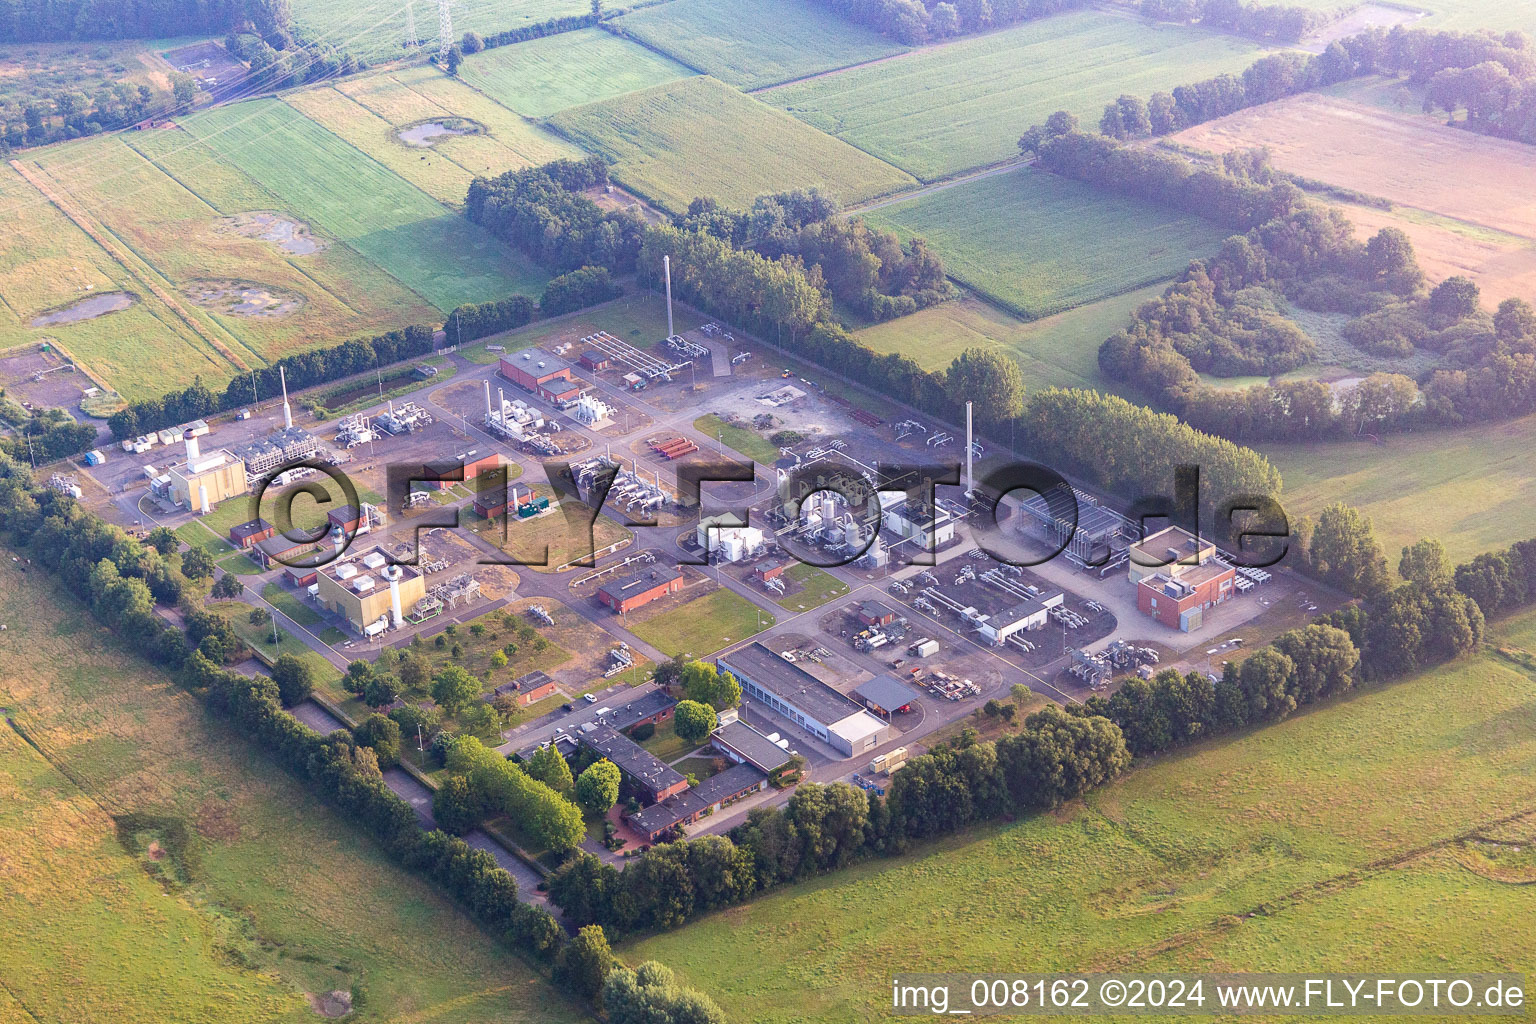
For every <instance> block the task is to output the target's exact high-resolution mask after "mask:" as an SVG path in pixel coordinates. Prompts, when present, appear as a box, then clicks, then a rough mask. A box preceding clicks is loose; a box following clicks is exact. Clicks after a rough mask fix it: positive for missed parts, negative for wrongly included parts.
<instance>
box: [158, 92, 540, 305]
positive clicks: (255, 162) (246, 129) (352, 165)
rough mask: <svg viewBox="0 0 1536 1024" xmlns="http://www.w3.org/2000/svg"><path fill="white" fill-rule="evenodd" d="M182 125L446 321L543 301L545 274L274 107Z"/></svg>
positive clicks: (216, 112) (230, 111) (208, 115)
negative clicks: (465, 309) (449, 316)
mask: <svg viewBox="0 0 1536 1024" xmlns="http://www.w3.org/2000/svg"><path fill="white" fill-rule="evenodd" d="M181 125H182V127H184V128H185V129H186V130H187V131H188V132H190V133H191V134H192V135H193V137H195V138H196V139H197V140H198V141H200V142H202V143H203V144H204V146H206V147H207V148H208V150H209V151H211V153H212V154H213V156H214V157H215V159H217V160H219V161H221V162H228V163H230V164H232V165H234V166H235V167H237V168H239V169H240V170H241V171H243V172H245V173H246V174H247V175H249V176H250V177H251V178H252V179H254V180H255V181H256V182H258V183H259V184H261V185H262V186H264V187H265V188H266V189H267V190H268V191H269V192H271V193H272V194H273V195H275V196H276V197H277V198H278V199H279V200H281V201H282V202H283V203H284V204H285V205H286V206H287V207H288V208H289V209H290V210H291V211H292V212H293V214H294V215H295V216H297V217H299V218H301V219H303V220H304V221H306V222H307V223H308V224H309V225H310V226H311V227H312V228H314V229H318V230H319V231H321V232H323V233H325V234H327V235H330V236H331V237H332V238H335V239H336V240H337V241H340V242H342V243H343V244H345V245H348V246H350V247H352V248H353V249H355V250H356V251H357V252H359V253H361V254H362V255H363V256H364V257H366V258H368V259H370V260H372V261H373V262H374V263H376V264H378V265H379V266H380V267H383V268H384V269H385V270H387V271H388V272H389V273H390V274H391V275H392V276H393V277H395V278H396V279H397V280H398V281H400V283H401V284H403V285H405V286H406V287H407V288H409V289H411V290H412V291H414V292H416V293H417V294H418V295H420V296H422V297H423V298H425V299H426V300H427V301H428V302H430V303H431V304H432V305H434V306H436V307H437V308H438V309H439V310H440V311H442V312H444V313H446V312H448V311H449V310H451V309H453V308H454V307H455V306H458V305H460V304H462V303H465V302H484V301H486V300H489V299H500V298H505V297H506V296H508V295H511V294H513V293H515V292H522V293H524V294H538V293H539V292H540V291H542V290H543V286H544V284H545V283H546V282H547V281H548V275H546V274H544V273H543V272H541V271H540V270H538V268H536V267H534V266H533V265H532V264H531V263H530V262H528V261H527V260H526V259H525V258H523V257H522V256H520V255H519V254H517V253H515V252H513V251H512V250H511V249H509V248H507V247H506V246H504V245H502V244H501V243H500V242H498V241H496V239H494V238H492V237H491V236H490V235H489V234H488V233H486V232H485V231H483V230H481V229H480V228H479V227H477V226H476V225H474V224H470V223H469V222H467V221H465V220H464V219H463V218H462V217H460V216H458V215H456V214H454V213H453V212H452V211H450V210H449V209H447V208H446V207H444V206H443V205H442V204H440V203H438V202H436V201H435V200H433V199H432V198H431V197H430V196H428V195H427V194H426V193H425V192H422V191H421V190H420V189H418V188H416V187H415V186H414V185H411V184H410V183H409V182H407V181H405V179H403V178H401V177H400V176H399V175H397V174H395V173H394V172H393V171H391V170H389V169H388V168H387V167H385V166H384V165H383V164H381V163H379V162H378V161H377V160H374V159H372V158H370V157H368V156H366V155H365V154H363V153H362V152H360V151H359V150H357V149H355V148H354V147H352V146H350V145H348V144H347V143H346V142H344V141H342V140H341V139H340V138H338V137H337V136H335V135H333V134H331V133H330V132H328V131H326V130H325V129H324V128H322V127H321V126H320V125H318V124H316V123H315V122H314V121H311V120H310V119H309V118H307V117H305V116H303V115H302V114H300V113H299V112H298V111H296V110H294V109H293V108H292V107H289V106H287V105H286V104H284V103H282V102H280V101H278V100H254V101H251V102H248V103H240V104H235V105H232V106H227V107H218V108H215V109H213V110H209V111H205V112H203V113H201V114H196V115H194V116H192V117H189V118H184V119H182V121H181Z"/></svg>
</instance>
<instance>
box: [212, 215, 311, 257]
mask: <svg viewBox="0 0 1536 1024" xmlns="http://www.w3.org/2000/svg"><path fill="white" fill-rule="evenodd" d="M214 230H215V231H218V232H221V233H228V234H234V235H239V236H240V237H242V238H259V239H261V240H262V241H264V242H271V243H272V244H274V245H276V246H277V247H278V248H279V249H281V250H283V251H284V252H286V253H290V254H291V255H294V256H308V255H309V254H311V253H316V252H319V251H320V250H321V249H324V248H325V245H326V243H324V242H322V241H321V240H320V239H318V238H316V237H315V236H314V235H312V234H310V233H309V225H308V224H305V223H304V222H303V221H297V220H292V219H290V218H288V217H284V216H283V215H282V214H280V213H270V212H266V211H258V212H255V213H237V214H235V215H234V216H233V217H225V218H223V219H222V220H220V221H219V222H218V223H217V224H216V225H215V227H214Z"/></svg>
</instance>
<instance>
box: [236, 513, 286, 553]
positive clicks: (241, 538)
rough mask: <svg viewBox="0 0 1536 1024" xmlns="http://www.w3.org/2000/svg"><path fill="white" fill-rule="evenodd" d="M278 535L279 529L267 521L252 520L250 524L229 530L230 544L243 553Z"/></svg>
mask: <svg viewBox="0 0 1536 1024" xmlns="http://www.w3.org/2000/svg"><path fill="white" fill-rule="evenodd" d="M276 533H277V527H275V526H273V525H272V524H271V523H269V522H267V521H266V520H265V519H252V520H251V521H250V522H248V523H241V524H240V525H239V526H231V527H230V528H229V542H230V543H231V544H233V545H234V546H235V547H237V548H239V549H240V550H241V551H246V550H248V549H250V548H253V547H255V546H256V545H257V544H260V543H261V542H262V541H264V540H266V539H267V538H268V537H271V536H273V535H274V534H276Z"/></svg>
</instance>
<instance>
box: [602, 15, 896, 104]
mask: <svg viewBox="0 0 1536 1024" xmlns="http://www.w3.org/2000/svg"><path fill="white" fill-rule="evenodd" d="M617 25H618V27H619V29H620V30H622V31H623V32H624V33H626V34H627V35H630V36H632V37H634V38H635V39H638V40H640V41H641V42H642V43H644V44H645V45H646V46H649V47H650V48H651V49H653V50H660V51H661V52H662V53H665V54H669V55H670V56H672V57H674V58H676V59H677V60H678V61H680V62H681V63H683V64H687V65H688V66H689V67H693V68H698V69H699V70H700V71H703V72H704V73H706V74H710V75H714V76H715V77H716V78H718V79H720V80H721V81H722V82H729V83H730V84H731V85H734V86H737V87H739V88H742V89H760V88H762V87H763V86H767V85H777V84H779V83H780V82H787V81H789V80H791V79H794V78H803V77H805V76H806V75H814V74H816V73H818V72H821V71H828V70H831V69H832V68H842V67H847V66H848V65H850V64H860V63H863V62H864V61H868V60H874V59H876V58H878V57H886V56H889V55H890V54H893V53H900V52H901V51H902V50H903V49H905V47H903V46H902V45H901V44H900V43H896V42H893V41H892V40H889V39H886V38H885V37H884V36H882V35H880V34H878V33H877V32H875V31H873V30H872V29H867V28H865V27H864V26H862V25H859V24H857V23H855V22H852V21H849V20H848V19H847V18H844V17H841V16H840V15H837V14H834V13H832V12H831V11H828V10H827V9H826V8H824V7H819V6H815V5H812V4H810V3H808V2H807V0H737V2H736V3H729V4H726V3H720V2H719V0H670V2H668V3H664V4H657V5H656V6H654V7H644V8H641V9H640V10H638V11H636V12H635V13H633V14H628V15H625V16H624V17H623V18H620V19H619V20H618V22H617Z"/></svg>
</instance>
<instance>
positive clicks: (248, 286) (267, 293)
mask: <svg viewBox="0 0 1536 1024" xmlns="http://www.w3.org/2000/svg"><path fill="white" fill-rule="evenodd" d="M182 291H184V292H186V295H187V298H189V299H191V300H192V301H193V302H195V303H197V304H198V305H199V306H202V307H203V308H205V309H211V310H214V311H215V312H219V313H225V314H228V315H230V316H256V317H280V316H287V315H288V314H290V313H294V312H297V311H298V310H300V309H302V308H303V307H304V301H305V300H304V296H302V295H300V294H299V293H298V292H292V291H288V290H287V289H286V288H274V287H273V286H271V285H265V284H258V283H257V282H255V281H236V280H233V279H230V278H210V279H204V280H201V281H192V282H190V283H189V284H187V285H186V287H184V288H183V289H182Z"/></svg>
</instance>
